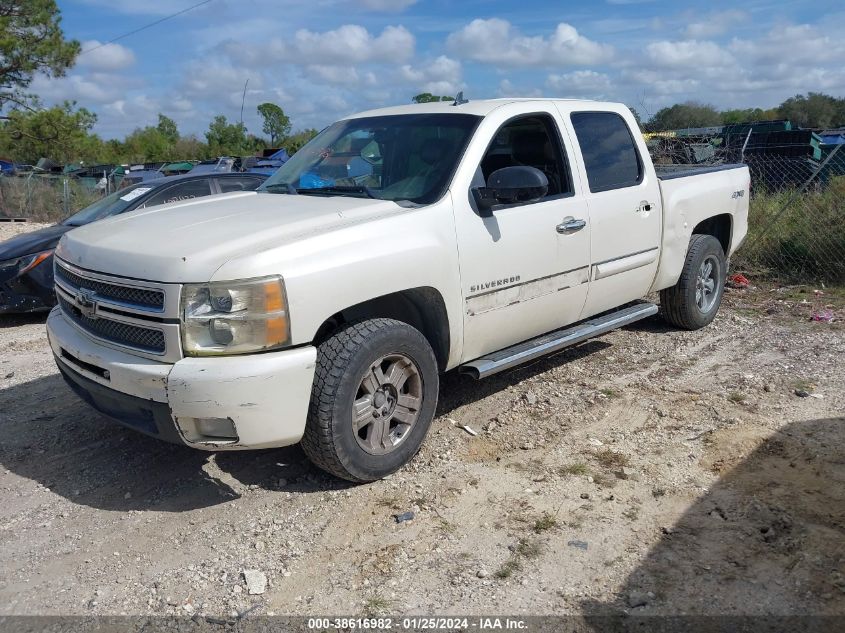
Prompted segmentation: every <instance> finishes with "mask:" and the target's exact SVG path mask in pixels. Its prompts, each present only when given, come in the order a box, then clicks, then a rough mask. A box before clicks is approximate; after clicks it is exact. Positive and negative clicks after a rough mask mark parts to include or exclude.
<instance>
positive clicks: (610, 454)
mask: <svg viewBox="0 0 845 633" xmlns="http://www.w3.org/2000/svg"><path fill="white" fill-rule="evenodd" d="M595 458H596V461H597V462H598V463H599V465H600V466H601V467H602V468H606V469H607V470H612V469H614V468H622V467H623V466H627V465H628V457H627V455H624V454H622V453H618V452H616V451H613V450H610V449H609V448H607V449H605V450H603V451H601V452H598V453H596V455H595Z"/></svg>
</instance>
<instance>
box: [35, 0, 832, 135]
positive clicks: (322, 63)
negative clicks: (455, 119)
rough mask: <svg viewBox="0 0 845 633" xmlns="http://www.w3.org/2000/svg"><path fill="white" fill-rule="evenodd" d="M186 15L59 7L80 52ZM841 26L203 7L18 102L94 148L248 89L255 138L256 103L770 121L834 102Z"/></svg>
mask: <svg viewBox="0 0 845 633" xmlns="http://www.w3.org/2000/svg"><path fill="white" fill-rule="evenodd" d="M198 1H199V0H58V4H59V6H60V8H61V10H62V16H63V22H62V24H63V27H64V29H65V31H66V33H67V35H68V36H70V37H74V38H76V39H78V40H80V41H81V42H83V49H85V50H88V49H91V48H93V47H94V46H96V45H97V44H99V43H102V42H105V41H108V40H111V39H112V38H115V37H117V36H119V35H121V34H124V33H126V32H128V31H131V30H133V29H136V28H138V27H141V26H143V25H145V24H148V23H150V22H153V21H155V20H157V19H160V18H162V17H164V16H167V15H169V14H172V13H175V12H176V11H179V10H181V9H184V8H187V7H189V6H191V5H193V4H196V3H197V2H198ZM843 23H845V7H843V5H842V2H841V0H814V1H812V2H810V1H787V0H780V1H775V0H746V1H745V2H742V3H739V2H727V1H723V0H713V1H710V2H684V1H682V0H675V1H664V0H593V1H591V2H580V1H579V2H572V1H570V2H532V1H530V0H523V1H521V2H514V1H512V0H511V1H508V2H493V1H482V0H463V1H454V2H448V1H445V0H416V1H415V0H309V1H307V2H302V1H296V2H294V1H288V0H211V1H210V2H208V3H207V4H205V5H203V6H201V7H198V8H196V9H194V10H192V11H190V12H188V13H186V14H184V15H181V16H179V17H176V18H174V19H172V20H169V21H166V22H163V23H162V24H159V25H156V26H153V27H151V28H149V29H147V30H145V31H143V32H141V33H138V34H136V35H132V36H129V37H126V38H124V39H121V40H119V41H118V42H117V43H114V44H109V45H107V46H103V47H101V48H98V49H97V50H93V51H91V52H88V53H85V54H83V55H82V56H81V57H80V58H79V60H78V63H77V65H76V67H75V68H74V69H73V70H72V71H70V72H69V73H68V76H67V77H65V78H63V79H58V80H50V79H46V78H38V79H37V80H36V81H35V83H34V84H33V86H32V92H35V93H37V94H39V95H40V96H41V97H42V99H43V100H44V102H45V103H48V104H50V103H55V102H59V101H62V100H64V99H72V100H76V101H77V102H78V103H79V105H81V106H84V107H86V108H89V109H91V110H93V111H94V112H96V113H97V115H98V117H99V121H98V124H97V128H96V131H97V132H98V133H100V134H101V135H102V136H104V137H106V138H112V137H122V136H123V135H124V134H126V133H127V132H129V131H131V130H132V129H134V128H136V127H141V126H144V125H150V124H153V123H155V121H156V118H157V114H158V113H159V112H162V113H164V114H167V115H168V116H170V117H172V118H173V119H175V120H176V121H177V123H178V124H179V127H180V130H181V131H182V132H183V133H195V134H198V135H200V136H201V135H202V132H204V131H205V129H206V128H207V126H208V122H209V121H210V119H211V117H212V116H214V115H215V114H225V115H226V116H227V117H228V118H229V119H230V120H238V119H239V117H240V107H241V93H242V90H243V85H244V82H245V81H246V80H247V79H249V88H248V91H247V96H246V106H245V109H244V123H245V124H246V125H247V127H248V128H249V129H250V131H252V132H255V133H260V131H261V124H260V121H259V118H258V116H257V113H256V110H255V108H256V106H257V105H258V104H259V103H262V102H264V101H273V102H275V103H278V104H279V105H281V106H282V107H283V108H284V109H285V111H286V112H287V113H288V114H289V115H290V117H291V119H292V122H293V125H294V128H295V129H298V128H302V127H317V128H321V127H323V126H324V125H326V124H328V123H330V122H331V121H333V120H334V119H336V118H337V117H339V116H342V115H344V114H347V113H350V112H354V111H357V110H363V109H369V108H373V107H379V106H382V105H392V104H396V103H405V102H407V101H408V100H409V99H410V97H411V96H413V95H414V94H417V93H418V92H423V91H428V92H436V93H441V94H447V93H448V94H454V93H455V92H456V91H458V90H463V91H464V93H465V95H466V96H467V97H469V98H484V97H500V96H535V95H545V96H555V97H579V98H593V99H610V100H615V101H623V102H625V103H627V104H629V105H631V106H633V107H635V108H636V109H637V110H639V111H640V112H641V113H642V114H644V115H646V116H648V114H649V113H654V112H656V111H657V110H658V109H660V108H661V107H663V106H665V105H670V104H672V103H676V102H679V101H685V100H690V99H693V100H699V101H704V102H708V103H713V104H714V105H716V106H718V107H720V108H733V107H750V106H757V105H759V106H763V107H766V106H774V105H777V104H778V103H780V102H781V101H782V100H783V99H784V98H786V97H788V96H791V95H793V94H796V93H799V92H808V91H819V92H827V93H830V94H834V95H837V96H845V64H843V61H845V38H843V37H842V28H841V25H842V24H843Z"/></svg>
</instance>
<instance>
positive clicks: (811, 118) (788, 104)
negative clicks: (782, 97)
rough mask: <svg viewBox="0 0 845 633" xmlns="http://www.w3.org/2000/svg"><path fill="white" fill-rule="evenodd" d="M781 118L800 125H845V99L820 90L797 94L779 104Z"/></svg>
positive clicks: (819, 126)
mask: <svg viewBox="0 0 845 633" xmlns="http://www.w3.org/2000/svg"><path fill="white" fill-rule="evenodd" d="M778 113H779V114H780V116H781V118H784V119H789V120H790V121H792V123H793V124H796V125H798V126H800V127H815V128H828V127H836V126H839V125H845V99H837V98H836V97H832V96H830V95H826V94H822V93H819V92H809V93H807V95H806V96H805V95H795V96H794V97H790V98H789V99H787V100H786V101H784V102H783V103H781V104H780V106H778Z"/></svg>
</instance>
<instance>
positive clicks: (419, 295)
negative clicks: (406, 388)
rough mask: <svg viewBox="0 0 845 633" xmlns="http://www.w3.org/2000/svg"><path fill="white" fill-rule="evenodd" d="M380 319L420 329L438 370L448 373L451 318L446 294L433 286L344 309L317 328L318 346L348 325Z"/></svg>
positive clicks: (383, 296)
mask: <svg viewBox="0 0 845 633" xmlns="http://www.w3.org/2000/svg"><path fill="white" fill-rule="evenodd" d="M376 318H387V319H396V320H397V321H402V322H403V323H407V324H408V325H410V326H411V327H414V328H416V329H417V330H419V331H420V332H421V333H422V335H423V336H424V337H425V338H426V340H427V341H428V343H429V345H431V348H432V350H433V351H434V357H435V358H436V359H437V366H438V369H439V370H440V371H441V372H443V371H445V370H446V366H447V363H448V361H449V354H450V350H451V344H452V341H451V336H450V332H449V316H448V314H447V311H446V302H445V301H444V300H443V295H441V294H440V291H438V290H437V289H436V288H432V287H430V286H424V287H419V288H410V289H408V290H401V291H398V292H391V293H389V294H385V295H382V296H379V297H374V298H372V299H368V300H366V301H362V302H361V303H358V304H355V305H352V306H349V307H348V308H344V309H343V310H340V311H338V312H336V313H334V314H333V315H332V316H330V317H329V318H328V319H326V320H325V321H323V323H322V324H321V325H320V327H319V328H317V332H316V334H315V335H314V344H315V345H319V344H320V343H322V342H323V341H324V340H326V339H327V338H328V337H329V336H331V334H332V332H334V331H335V330H337V328H338V327H340V326H342V325H344V324H346V323H351V322H354V321H361V320H364V319H376Z"/></svg>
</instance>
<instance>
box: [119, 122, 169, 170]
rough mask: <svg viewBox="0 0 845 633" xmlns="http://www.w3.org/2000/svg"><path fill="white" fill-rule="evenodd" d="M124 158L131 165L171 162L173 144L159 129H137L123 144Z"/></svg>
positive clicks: (150, 127)
mask: <svg viewBox="0 0 845 633" xmlns="http://www.w3.org/2000/svg"><path fill="white" fill-rule="evenodd" d="M123 156H124V158H125V159H126V160H127V162H131V163H146V162H153V161H165V160H170V159H171V158H174V155H173V142H171V140H170V139H169V138H168V137H167V136H166V135H165V134H163V133H162V132H161V130H159V129H158V127H152V126H149V127H145V128H137V129H135V130H134V131H133V132H132V133H131V134H129V135H128V136H127V137H126V140H125V141H124V142H123Z"/></svg>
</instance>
